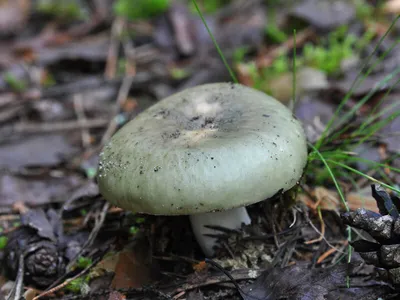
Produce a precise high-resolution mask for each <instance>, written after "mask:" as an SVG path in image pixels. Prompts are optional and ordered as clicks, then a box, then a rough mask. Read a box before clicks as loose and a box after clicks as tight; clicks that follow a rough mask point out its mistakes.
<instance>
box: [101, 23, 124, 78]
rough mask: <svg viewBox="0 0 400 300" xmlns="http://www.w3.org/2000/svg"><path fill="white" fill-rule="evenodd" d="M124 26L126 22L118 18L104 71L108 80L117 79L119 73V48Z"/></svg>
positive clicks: (112, 32)
mask: <svg viewBox="0 0 400 300" xmlns="http://www.w3.org/2000/svg"><path fill="white" fill-rule="evenodd" d="M124 26H125V22H124V20H123V19H122V18H116V19H115V21H114V22H113V24H112V27H111V41H110V47H109V48H108V54H107V63H106V69H105V71H104V75H105V76H106V78H108V79H113V78H115V74H116V73H117V62H118V48H119V44H120V36H121V33H122V30H123V28H124Z"/></svg>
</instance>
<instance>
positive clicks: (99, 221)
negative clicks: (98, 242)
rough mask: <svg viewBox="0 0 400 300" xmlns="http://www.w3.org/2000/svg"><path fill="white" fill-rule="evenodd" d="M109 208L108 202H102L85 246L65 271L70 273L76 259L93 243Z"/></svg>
mask: <svg viewBox="0 0 400 300" xmlns="http://www.w3.org/2000/svg"><path fill="white" fill-rule="evenodd" d="M109 207H110V203H109V202H104V205H103V208H102V210H101V212H100V213H99V214H98V215H97V217H96V219H95V225H94V227H93V229H92V232H91V233H90V235H89V237H88V239H87V241H86V242H85V244H84V245H83V246H82V249H81V250H80V251H79V252H78V254H77V255H76V256H75V257H74V258H73V259H72V260H71V261H70V262H69V263H68V265H67V268H66V269H67V271H70V270H71V268H72V266H73V265H74V264H75V262H76V261H77V259H78V258H79V256H80V255H81V254H82V253H83V251H84V250H85V249H87V247H90V245H91V244H92V243H93V241H94V240H95V238H96V237H97V234H98V233H99V231H100V229H101V227H102V226H103V223H104V220H105V218H106V215H107V211H108V208H109Z"/></svg>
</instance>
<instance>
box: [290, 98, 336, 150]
mask: <svg viewBox="0 0 400 300" xmlns="http://www.w3.org/2000/svg"><path fill="white" fill-rule="evenodd" d="M334 113H335V106H334V105H333V104H332V103H330V102H328V101H324V100H321V99H319V97H316V96H311V95H305V96H303V97H301V98H300V99H299V101H297V103H296V107H295V114H296V117H297V118H299V119H300V120H301V121H302V122H303V124H304V129H305V131H306V135H307V138H308V140H309V141H311V142H314V141H316V140H317V139H318V138H319V136H320V135H321V133H322V132H323V130H324V129H325V125H326V124H327V123H328V122H329V120H330V119H331V118H332V117H333V115H334Z"/></svg>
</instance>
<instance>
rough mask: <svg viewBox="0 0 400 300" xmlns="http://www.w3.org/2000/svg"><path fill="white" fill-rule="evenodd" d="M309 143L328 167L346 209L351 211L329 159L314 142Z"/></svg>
mask: <svg viewBox="0 0 400 300" xmlns="http://www.w3.org/2000/svg"><path fill="white" fill-rule="evenodd" d="M308 145H309V146H310V147H311V149H313V150H314V153H315V154H316V156H317V157H318V158H319V159H320V160H321V161H322V163H323V164H324V165H325V167H326V169H327V171H328V173H329V175H330V176H331V178H332V181H333V184H334V185H335V187H336V189H337V191H338V193H339V197H340V200H341V201H342V202H343V205H344V206H345V207H346V210H347V211H349V206H348V205H347V202H346V199H345V198H344V195H343V192H342V189H341V188H340V186H339V183H338V182H337V180H336V177H335V175H334V174H333V172H332V169H331V168H330V166H329V164H328V162H327V160H325V158H324V156H323V155H322V154H321V152H319V150H318V149H317V148H316V147H315V146H314V145H313V144H311V143H308Z"/></svg>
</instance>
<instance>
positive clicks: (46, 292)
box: [32, 259, 98, 300]
mask: <svg viewBox="0 0 400 300" xmlns="http://www.w3.org/2000/svg"><path fill="white" fill-rule="evenodd" d="M97 261H98V259H97V260H96V261H95V262H93V263H92V264H90V265H89V266H87V267H86V268H85V269H83V270H82V271H81V272H79V273H78V274H77V275H75V276H74V277H72V278H69V279H67V280H65V281H64V282H63V283H61V284H60V285H57V286H56V287H54V288H52V289H50V290H48V291H44V292H43V293H41V294H40V295H37V296H36V297H35V298H33V299H32V300H38V299H40V298H42V297H44V296H47V295H49V294H52V293H54V292H57V291H59V290H60V289H62V288H64V287H66V286H67V285H68V284H69V283H70V282H71V281H74V280H75V279H77V278H79V277H81V276H83V275H84V274H85V273H86V272H87V271H89V270H90V268H92V267H93V265H94V264H96V263H97Z"/></svg>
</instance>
